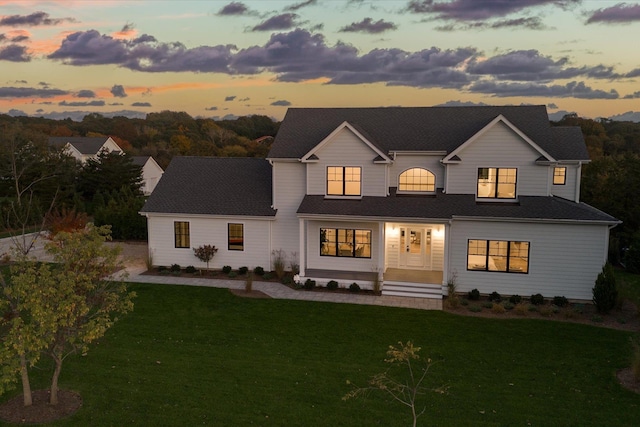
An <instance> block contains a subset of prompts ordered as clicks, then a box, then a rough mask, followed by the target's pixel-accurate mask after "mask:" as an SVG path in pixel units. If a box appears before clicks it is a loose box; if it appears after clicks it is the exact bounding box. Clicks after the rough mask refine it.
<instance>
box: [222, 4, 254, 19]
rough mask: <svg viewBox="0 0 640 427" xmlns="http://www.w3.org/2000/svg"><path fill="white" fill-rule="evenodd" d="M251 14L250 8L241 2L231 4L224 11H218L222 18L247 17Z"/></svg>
mask: <svg viewBox="0 0 640 427" xmlns="http://www.w3.org/2000/svg"><path fill="white" fill-rule="evenodd" d="M247 12H249V8H247V6H245V5H244V3H241V2H237V1H234V2H231V3H229V4H228V5H226V6H224V7H223V8H222V9H220V10H219V11H218V15H221V16H229V15H245V14H247Z"/></svg>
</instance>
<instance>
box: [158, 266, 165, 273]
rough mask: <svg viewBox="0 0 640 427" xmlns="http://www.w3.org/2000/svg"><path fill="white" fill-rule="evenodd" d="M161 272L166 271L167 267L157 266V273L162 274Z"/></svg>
mask: <svg viewBox="0 0 640 427" xmlns="http://www.w3.org/2000/svg"><path fill="white" fill-rule="evenodd" d="M163 271H167V267H165V266H164V265H160V266H158V273H162V272H163Z"/></svg>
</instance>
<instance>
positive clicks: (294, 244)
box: [269, 161, 306, 257]
mask: <svg viewBox="0 0 640 427" xmlns="http://www.w3.org/2000/svg"><path fill="white" fill-rule="evenodd" d="M305 183H306V177H305V165H303V164H301V163H299V162H277V161H274V162H273V188H274V190H273V191H274V207H275V208H276V209H277V210H278V212H277V213H276V220H275V222H274V223H273V225H272V237H271V238H272V242H271V248H270V249H269V251H271V250H280V249H282V250H283V251H284V252H285V253H286V254H287V256H288V257H289V256H291V254H292V253H293V252H296V253H298V252H300V242H299V225H298V224H299V223H298V216H297V215H296V212H297V211H298V206H300V203H302V199H303V198H304V196H305V191H306V184H305Z"/></svg>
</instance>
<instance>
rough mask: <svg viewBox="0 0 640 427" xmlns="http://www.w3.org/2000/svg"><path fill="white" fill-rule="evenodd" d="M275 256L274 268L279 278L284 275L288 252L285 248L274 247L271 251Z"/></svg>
mask: <svg viewBox="0 0 640 427" xmlns="http://www.w3.org/2000/svg"><path fill="white" fill-rule="evenodd" d="M271 256H272V257H273V270H274V271H275V273H276V276H277V277H278V279H280V280H282V278H283V277H284V267H285V266H286V265H287V253H286V252H285V251H284V250H283V249H274V250H272V251H271Z"/></svg>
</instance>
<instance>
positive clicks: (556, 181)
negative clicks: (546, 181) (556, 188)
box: [553, 166, 567, 185]
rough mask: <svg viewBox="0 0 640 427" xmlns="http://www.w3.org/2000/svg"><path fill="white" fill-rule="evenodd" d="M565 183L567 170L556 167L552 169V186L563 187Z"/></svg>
mask: <svg viewBox="0 0 640 427" xmlns="http://www.w3.org/2000/svg"><path fill="white" fill-rule="evenodd" d="M566 183H567V168H566V167H563V166H556V167H555V168H553V185H565V184H566Z"/></svg>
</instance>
